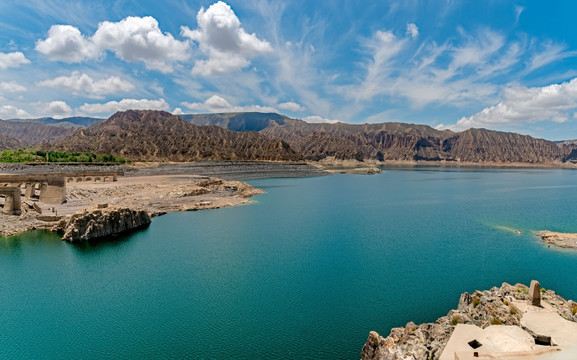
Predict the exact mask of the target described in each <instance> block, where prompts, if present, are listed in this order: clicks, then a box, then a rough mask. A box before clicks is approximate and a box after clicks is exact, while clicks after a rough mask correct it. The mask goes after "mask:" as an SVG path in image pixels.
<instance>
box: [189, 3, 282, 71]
mask: <svg viewBox="0 0 577 360" xmlns="http://www.w3.org/2000/svg"><path fill="white" fill-rule="evenodd" d="M196 20H197V22H198V29H196V30H191V29H190V28H188V27H186V26H183V27H181V33H182V36H185V37H187V38H189V39H191V40H193V41H196V42H198V46H199V49H200V51H202V52H203V53H204V54H206V55H208V59H207V60H197V61H195V64H194V67H193V69H192V72H193V74H197V75H203V76H207V75H219V74H224V73H227V72H231V71H238V70H241V69H242V68H245V67H247V66H248V65H250V60H249V59H250V58H252V57H256V56H260V55H264V54H266V53H269V52H271V51H272V48H271V46H270V44H269V43H268V42H267V41H265V40H261V39H259V38H257V36H256V35H255V34H248V33H247V32H246V31H245V30H244V29H243V28H242V26H241V23H240V20H239V19H238V17H237V16H236V14H235V13H234V11H233V10H232V9H231V8H230V6H229V5H227V4H226V3H224V2H222V1H219V2H217V3H215V4H212V5H211V6H210V7H209V8H208V9H206V10H205V9H204V8H201V9H200V11H199V12H198V14H197V16H196Z"/></svg>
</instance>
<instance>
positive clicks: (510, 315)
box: [361, 281, 577, 360]
mask: <svg viewBox="0 0 577 360" xmlns="http://www.w3.org/2000/svg"><path fill="white" fill-rule="evenodd" d="M576 321H577V303H576V302H574V301H572V300H565V299H564V298H562V297H561V296H559V295H557V294H556V293H555V292H554V291H553V290H545V289H541V288H540V285H539V283H538V282H537V281H532V282H531V286H530V287H527V286H526V285H523V284H516V285H509V284H507V283H503V284H502V285H501V287H494V288H492V289H490V290H485V291H474V292H473V293H471V294H469V293H463V294H462V295H461V298H460V299H459V303H458V305H457V308H456V309H454V310H451V311H449V312H448V313H447V315H446V316H443V317H441V318H439V319H438V320H437V321H436V322H434V323H426V324H420V325H416V324H415V323H413V322H409V323H408V324H407V325H406V326H405V327H400V328H394V329H392V330H391V333H390V334H389V336H387V337H382V336H380V335H379V334H378V333H377V332H374V331H371V333H370V334H369V337H368V339H367V342H366V343H365V345H364V346H363V349H362V352H361V355H362V359H363V360H401V359H403V360H408V359H410V360H420V359H423V360H425V359H440V360H454V359H459V360H463V359H473V358H477V357H478V358H485V359H517V358H519V359H539V358H541V356H544V355H547V354H548V355H551V354H553V353H557V352H560V354H563V352H565V354H566V357H564V358H565V359H569V358H572V357H571V355H569V353H570V352H571V354H574V353H573V351H574V350H575V349H574V348H575V346H577V322H576Z"/></svg>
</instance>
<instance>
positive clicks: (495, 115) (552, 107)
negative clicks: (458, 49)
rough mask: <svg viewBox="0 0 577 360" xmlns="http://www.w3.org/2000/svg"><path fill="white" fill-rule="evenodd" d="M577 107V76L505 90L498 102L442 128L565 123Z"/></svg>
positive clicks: (458, 128) (455, 128)
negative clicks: (551, 122)
mask: <svg viewBox="0 0 577 360" xmlns="http://www.w3.org/2000/svg"><path fill="white" fill-rule="evenodd" d="M575 110H577V78H574V79H573V80H571V81H568V82H564V83H562V84H553V85H549V86H545V87H533V88H527V87H523V86H514V87H509V88H506V89H505V92H504V99H503V100H502V101H501V102H499V103H498V104H496V105H494V106H491V107H487V108H485V109H483V110H482V111H480V112H478V113H476V114H474V115H472V116H469V117H463V118H461V119H460V120H459V121H457V123H456V124H454V125H450V126H445V125H441V126H439V128H449V129H452V130H465V129H469V128H471V127H496V126H512V125H515V126H517V125H523V124H527V123H529V124H532V123H536V122H540V121H553V122H556V123H562V122H565V121H567V120H568V119H569V116H570V114H571V113H573V112H574V111H575Z"/></svg>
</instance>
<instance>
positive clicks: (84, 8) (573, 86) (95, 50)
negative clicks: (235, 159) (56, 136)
mask: <svg viewBox="0 0 577 360" xmlns="http://www.w3.org/2000/svg"><path fill="white" fill-rule="evenodd" d="M576 13H577V2H574V1H570V0H559V1H548V2H545V1H538V0H535V1H521V0H519V1H507V0H486V1H478V0H472V1H460V0H436V1H423V0H400V1H387V0H381V1H353V0H351V1H346V0H342V1H338V0H335V1H305V0H303V1H264V0H244V1H232V0H229V1H226V2H221V1H218V2H216V1H191V0H188V1H185V0H164V1H144V0H138V1H130V0H118V1H108V0H102V1H98V2H96V1H92V0H75V1H64V0H28V1H25V2H24V1H16V0H4V1H2V2H0V29H1V31H0V118H1V119H9V118H30V117H41V116H55V117H67V116H75V115H83V116H96V117H107V116H109V115H111V114H112V113H114V112H115V111H117V110H125V109H128V108H143V109H145V108H150V109H162V110H167V111H170V112H173V113H177V114H178V113H205V112H230V111H265V112H268V111H275V112H279V113H282V114H285V115H288V116H291V117H295V118H300V119H305V120H307V121H313V122H322V121H343V122H349V123H365V122H384V121H400V122H409V123H418V124H427V125H430V126H433V127H436V128H439V129H452V130H457V131H458V130H464V129H467V128H469V127H484V128H489V129H497V130H504V131H515V132H520V133H523V134H529V135H532V136H536V137H541V138H548V139H554V140H559V139H573V138H577V79H576V78H577V31H575V28H574V15H575V14H576ZM574 79H575V80H574Z"/></svg>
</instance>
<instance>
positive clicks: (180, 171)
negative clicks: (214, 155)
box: [0, 161, 329, 180]
mask: <svg viewBox="0 0 577 360" xmlns="http://www.w3.org/2000/svg"><path fill="white" fill-rule="evenodd" d="M86 171H112V172H114V171H123V172H124V175H125V176H153V175H201V176H214V177H218V178H221V179H224V180H247V179H259V178H269V177H310V176H324V175H329V173H328V172H326V171H324V170H321V169H319V168H316V167H314V166H312V165H309V164H307V163H280V162H258V161H207V162H194V163H171V164H158V165H155V166H139V165H99V164H93V165H86V164H55V163H50V164H34V165H29V164H17V163H15V164H11V163H3V164H0V173H4V174H39V173H41V174H46V173H60V172H86Z"/></svg>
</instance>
